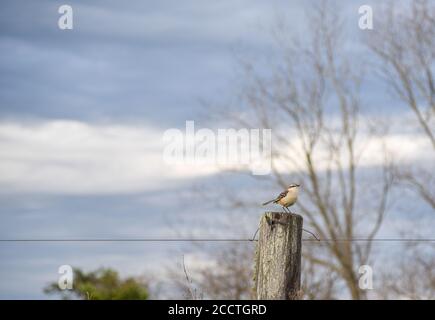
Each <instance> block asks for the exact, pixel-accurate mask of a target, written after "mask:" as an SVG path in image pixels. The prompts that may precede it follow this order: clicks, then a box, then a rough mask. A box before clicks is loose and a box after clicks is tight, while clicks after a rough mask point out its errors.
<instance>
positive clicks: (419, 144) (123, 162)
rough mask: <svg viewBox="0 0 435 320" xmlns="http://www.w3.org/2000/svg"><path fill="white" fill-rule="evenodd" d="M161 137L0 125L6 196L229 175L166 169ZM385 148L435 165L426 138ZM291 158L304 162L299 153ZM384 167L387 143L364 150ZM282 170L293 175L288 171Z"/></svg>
mask: <svg viewBox="0 0 435 320" xmlns="http://www.w3.org/2000/svg"><path fill="white" fill-rule="evenodd" d="M162 137H163V131H162V130H159V129H155V128H149V127H145V128H142V127H135V126H127V125H96V124H87V123H84V122H78V121H66V120H53V121H45V122H41V123H36V124H35V123H33V124H28V123H26V124H24V123H17V122H5V123H0V150H1V151H0V189H1V190H2V192H45V193H72V194H92V193H96V194H100V193H123V192H137V191H144V190H155V189H161V188H167V186H168V185H171V186H172V187H173V186H174V184H177V183H182V182H183V180H184V179H188V178H194V177H200V176H204V175H211V174H216V173H218V172H220V171H221V170H222V167H218V166H216V165H214V164H210V163H209V164H205V165H198V164H192V165H186V164H178V165H169V164H166V163H165V162H164V161H163V152H162V151H163V148H164V146H165V145H164V143H163V140H162ZM386 143H387V145H388V148H389V150H391V151H392V153H393V155H394V157H395V159H396V160H400V161H406V162H409V161H415V160H426V161H427V160H429V161H430V160H431V159H433V154H432V152H431V150H432V149H431V148H430V145H428V141H427V139H425V137H424V136H421V135H416V134H411V133H406V134H403V133H402V134H391V135H389V136H388V137H386ZM295 145H298V143H297V141H295ZM291 152H292V155H297V154H298V151H297V148H296V149H292V150H291ZM321 159H322V152H320V153H319V155H318V165H317V167H318V168H319V169H321V168H322V160H321ZM381 163H382V152H381V141H380V140H376V139H374V140H373V141H371V143H370V144H369V145H368V146H367V147H366V148H365V149H364V152H363V155H362V158H361V162H360V165H362V166H376V165H378V164H381ZM279 167H281V166H279ZM226 169H228V168H226ZM280 169H282V170H286V171H287V172H288V171H289V170H291V168H290V169H289V168H288V166H285V164H284V163H283V164H282V168H280Z"/></svg>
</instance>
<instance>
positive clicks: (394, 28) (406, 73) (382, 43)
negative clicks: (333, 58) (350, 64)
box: [366, 0, 435, 209]
mask: <svg viewBox="0 0 435 320" xmlns="http://www.w3.org/2000/svg"><path fill="white" fill-rule="evenodd" d="M375 17H378V19H377V20H376V22H375V23H376V28H374V30H373V32H370V34H367V38H366V43H367V44H368V46H369V48H370V49H371V51H372V52H373V53H374V54H375V55H376V56H377V58H378V62H379V63H377V64H376V70H378V71H379V73H380V75H381V77H382V78H383V79H384V80H385V82H386V83H387V84H388V86H389V87H390V88H391V90H392V92H393V93H394V94H395V96H396V97H397V98H398V99H399V101H401V102H402V103H404V104H405V105H406V106H408V107H409V109H410V110H411V111H412V113H413V114H414V118H415V122H416V124H417V125H418V126H419V127H420V128H421V130H422V132H423V133H424V134H425V136H426V137H427V139H428V140H429V141H430V143H431V145H432V148H433V149H432V151H434V152H435V133H434V128H435V82H434V76H433V73H434V70H433V69H434V66H435V5H434V3H433V2H432V3H431V2H429V1H426V0H417V1H411V3H410V5H409V6H408V7H397V6H396V5H395V4H394V3H393V2H391V3H389V5H388V7H385V8H384V9H383V11H382V12H378V13H377V14H376V15H375ZM396 175H397V178H398V182H399V183H400V184H401V185H402V186H405V187H409V188H411V189H412V190H414V191H415V192H416V193H417V194H418V195H419V196H420V198H421V199H422V200H423V201H425V202H426V203H427V204H429V205H430V206H431V207H432V209H435V192H434V190H435V176H434V174H433V166H431V168H429V169H428V168H424V167H422V166H419V167H416V165H414V164H413V165H409V166H408V167H406V168H404V167H403V166H402V168H398V170H396Z"/></svg>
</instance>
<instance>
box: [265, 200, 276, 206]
mask: <svg viewBox="0 0 435 320" xmlns="http://www.w3.org/2000/svg"><path fill="white" fill-rule="evenodd" d="M274 201H275V199H273V200H269V201H267V202H265V203H263V206H265V205H267V204H269V203H272V202H274Z"/></svg>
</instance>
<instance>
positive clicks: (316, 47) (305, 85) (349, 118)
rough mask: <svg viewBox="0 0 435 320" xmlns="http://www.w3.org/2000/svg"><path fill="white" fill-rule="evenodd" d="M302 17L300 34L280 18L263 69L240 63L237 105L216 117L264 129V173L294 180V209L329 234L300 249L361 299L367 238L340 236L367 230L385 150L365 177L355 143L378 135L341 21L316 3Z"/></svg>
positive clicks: (380, 207) (376, 205)
mask: <svg viewBox="0 0 435 320" xmlns="http://www.w3.org/2000/svg"><path fill="white" fill-rule="evenodd" d="M328 5H329V3H328ZM308 21H309V22H308V24H309V33H308V34H305V35H304V38H303V39H302V40H298V39H288V37H287V36H288V33H287V29H286V28H285V26H282V25H280V27H279V28H278V29H277V32H276V33H275V38H276V40H277V42H276V43H277V49H278V55H279V57H280V58H281V59H280V60H279V62H277V61H278V60H275V61H273V62H271V64H270V66H269V67H268V70H269V71H270V74H269V75H264V73H261V72H256V68H255V64H252V63H249V62H246V61H245V62H244V63H243V65H244V70H245V80H246V85H245V86H244V88H243V90H242V93H241V98H242V100H241V101H242V103H243V107H242V109H241V110H240V109H239V110H237V111H234V110H233V111H230V112H228V113H227V114H226V116H227V119H231V120H233V121H235V122H236V123H238V124H239V125H242V126H244V127H252V128H273V139H274V140H273V142H274V147H273V154H272V159H271V161H272V175H271V177H270V179H271V181H273V182H274V183H275V184H276V185H277V186H279V187H280V188H284V187H286V186H287V185H288V183H289V181H290V180H292V181H297V182H300V183H301V184H302V186H303V195H302V197H301V199H300V201H299V204H298V211H300V212H301V213H302V214H303V215H304V217H305V223H306V224H308V225H309V227H310V228H311V229H312V231H314V233H316V234H317V236H319V237H320V238H322V239H330V240H331V241H328V242H327V243H326V245H325V250H326V251H325V252H324V254H316V255H314V254H312V253H311V252H309V251H305V253H304V258H305V260H306V261H308V262H309V263H312V264H314V265H316V267H317V268H325V269H326V270H327V271H328V272H329V273H330V274H334V275H335V276H336V277H337V279H338V280H339V281H342V282H343V283H344V284H345V286H346V287H347V289H348V292H349V294H350V296H351V297H352V298H353V299H362V298H364V297H365V294H364V292H363V291H362V290H360V289H359V287H358V276H357V269H358V267H359V266H360V265H362V264H367V263H369V262H370V254H371V249H372V243H371V241H367V242H364V243H358V242H353V241H350V240H351V239H353V238H355V237H356V236H364V237H365V238H367V239H368V240H371V239H373V238H374V237H375V235H376V234H377V232H378V230H379V228H380V227H381V224H382V222H383V219H384V215H385V212H386V208H387V200H388V195H389V191H390V188H391V184H392V176H391V172H390V167H389V165H388V159H387V157H383V156H381V157H380V158H381V163H380V164H379V166H378V167H377V168H373V171H376V170H377V173H376V174H373V175H371V176H368V175H365V174H364V173H363V169H362V168H361V166H360V160H361V157H362V156H363V155H364V146H366V145H367V144H368V143H370V141H371V140H372V139H374V140H376V141H380V140H382V139H381V138H380V137H379V136H376V135H375V133H374V132H373V131H371V130H370V129H369V127H368V126H366V123H365V122H364V121H363V118H362V116H361V113H360V95H359V89H360V84H361V81H362V79H361V73H360V70H358V66H357V65H356V63H355V62H354V61H353V62H352V63H350V59H349V57H351V53H349V52H347V51H346V49H345V48H346V46H345V43H343V36H344V35H343V33H342V30H343V26H342V20H341V19H340V17H339V16H338V14H337V13H336V11H334V9H333V8H331V7H328V6H327V4H326V2H323V4H322V5H320V6H318V7H315V8H313V11H312V15H311V16H310V17H309V19H308ZM379 153H380V154H381V155H382V154H383V149H381V150H380V151H379ZM289 173H291V174H289ZM368 183H369V184H370V187H369V184H368ZM362 221H364V224H362V223H361V222H362ZM331 290H332V289H331Z"/></svg>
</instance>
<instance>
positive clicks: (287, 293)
mask: <svg viewBox="0 0 435 320" xmlns="http://www.w3.org/2000/svg"><path fill="white" fill-rule="evenodd" d="M302 223H303V220H302V217H301V216H300V215H297V214H290V213H283V212H266V213H265V214H264V215H263V216H262V217H261V220H260V234H259V239H258V243H257V250H256V257H255V274H254V281H255V285H254V298H256V299H276V300H295V299H298V298H299V297H300V286H301V240H302Z"/></svg>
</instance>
